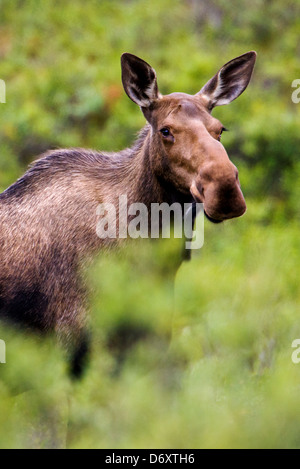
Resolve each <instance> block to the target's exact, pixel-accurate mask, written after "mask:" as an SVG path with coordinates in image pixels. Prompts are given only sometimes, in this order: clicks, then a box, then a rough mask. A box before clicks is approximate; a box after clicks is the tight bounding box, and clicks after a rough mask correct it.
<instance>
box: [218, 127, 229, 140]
mask: <svg viewBox="0 0 300 469" xmlns="http://www.w3.org/2000/svg"><path fill="white" fill-rule="evenodd" d="M227 131H228V129H225V127H222V130H221V132H220V134H219V136H218V140H219V142H220V141H221V137H222V133H223V132H227Z"/></svg>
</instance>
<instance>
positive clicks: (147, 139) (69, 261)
mask: <svg viewBox="0 0 300 469" xmlns="http://www.w3.org/2000/svg"><path fill="white" fill-rule="evenodd" d="M255 57H256V55H255V53H253V52H251V53H248V54H244V55H243V56H241V57H240V58H237V59H234V61H231V62H229V65H228V64H227V65H225V66H224V67H223V68H222V69H221V70H220V71H219V72H218V74H217V75H215V77H213V79H212V80H210V82H208V85H207V86H206V87H204V88H203V89H202V90H201V91H200V92H199V93H197V94H196V95H194V96H190V95H187V94H184V93H173V94H171V95H168V96H162V95H161V94H160V93H159V92H158V87H157V81H156V73H155V71H154V70H153V69H152V68H151V67H150V66H149V65H148V64H147V63H146V62H144V61H142V60H141V59H139V58H137V57H135V56H133V55H131V54H124V55H123V56H122V81H123V85H124V89H125V91H126V93H127V94H128V96H129V97H130V98H131V99H132V100H133V101H135V102H136V103H137V104H138V105H139V106H140V107H141V110H142V112H143V113H144V115H145V117H146V119H147V121H148V123H147V125H146V126H145V127H144V129H143V130H142V131H141V133H140V134H139V137H138V138H137V141H136V142H135V144H134V145H133V146H132V147H131V148H128V149H125V150H123V151H121V152H119V153H101V152H97V151H92V150H86V149H80V148H77V149H75V148H73V149H65V150H64V149H59V150H54V151H50V152H48V153H46V154H45V155H43V156H42V157H41V158H40V159H39V160H37V161H36V162H35V163H33V164H32V166H31V167H30V168H29V170H28V171H27V172H26V173H25V174H24V176H23V177H21V178H20V179H19V180H18V181H17V182H16V183H15V184H13V185H12V186H11V187H9V188H8V189H7V190H6V191H5V192H3V193H2V194H1V195H0V220H1V224H0V265H1V270H0V319H1V318H2V319H7V320H9V321H13V322H16V323H18V324H20V325H21V326H23V327H30V328H31V329H36V330H39V331H42V332H49V331H53V330H54V331H55V332H56V333H57V335H58V336H59V337H60V338H61V340H62V341H63V342H64V343H66V344H71V346H72V347H73V348H74V354H73V361H72V367H73V373H74V375H79V374H80V372H81V369H82V366H83V356H84V355H85V354H86V353H87V350H88V340H87V334H86V298H85V292H84V288H83V286H82V281H81V278H80V268H81V265H82V263H83V262H84V261H85V260H86V259H88V258H90V257H92V256H93V255H94V254H95V253H96V252H98V251H99V250H101V249H110V248H111V247H112V246H113V245H114V244H115V243H117V242H119V240H118V238H117V239H116V240H111V239H100V238H99V237H98V236H97V233H96V226H97V207H98V206H99V204H100V203H111V204H113V205H114V206H115V207H116V209H117V210H118V201H119V196H121V195H126V196H127V199H128V205H130V204H132V203H134V202H139V203H143V204H145V205H146V206H147V207H148V208H150V206H151V203H162V202H167V203H169V204H172V203H173V202H178V203H181V204H184V203H187V202H193V201H197V202H202V203H203V204H204V208H205V211H206V213H207V216H208V217H209V218H210V219H211V220H212V221H216V222H219V221H222V220H224V219H228V218H233V217H236V216H240V215H242V214H243V213H244V211H245V201H244V198H243V196H242V193H241V190H240V185H239V182H238V178H237V170H236V168H235V166H234V165H233V164H232V163H231V162H230V160H229V158H228V156H227V154H226V152H225V150H224V147H223V146H222V145H221V143H220V142H219V137H220V135H221V133H222V129H223V126H222V124H221V123H220V122H219V121H218V120H217V119H214V118H213V117H212V116H211V115H210V111H211V109H212V107H214V106H216V105H218V99H219V100H220V104H224V103H227V102H231V101H232V100H233V99H235V98H236V97H237V96H238V95H239V94H241V92H242V91H243V90H244V89H245V88H246V86H247V85H248V83H249V80H250V76H251V73H252V70H253V66H254V62H255ZM239 71H240V73H239ZM226 90H228V93H227V94H226ZM165 129H169V130H168V132H169V133H168V135H164V134H165V133H166V132H162V130H165Z"/></svg>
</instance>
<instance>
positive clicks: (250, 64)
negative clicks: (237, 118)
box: [198, 51, 256, 111]
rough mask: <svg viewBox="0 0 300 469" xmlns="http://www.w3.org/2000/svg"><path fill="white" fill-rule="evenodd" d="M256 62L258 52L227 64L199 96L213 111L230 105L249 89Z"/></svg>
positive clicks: (241, 56) (242, 56) (252, 52)
mask: <svg viewBox="0 0 300 469" xmlns="http://www.w3.org/2000/svg"><path fill="white" fill-rule="evenodd" d="M255 61H256V52H255V51H251V52H247V53H246V54H243V55H240V56H239V57H236V58H235V59H233V60H231V61H230V62H228V63H227V64H225V65H224V66H223V67H222V68H221V69H220V70H219V71H218V73H217V74H216V75H215V76H214V77H213V78H212V79H211V80H209V82H208V83H206V85H205V86H204V87H203V88H202V90H201V91H200V92H199V93H198V95H200V96H202V98H204V99H205V101H206V105H207V108H208V109H209V111H211V110H212V109H213V108H214V107H215V106H223V105H224V104H229V103H231V101H233V100H234V99H236V98H238V97H239V96H240V95H241V94H242V93H243V91H244V90H245V89H246V88H247V86H248V84H249V81H250V78H251V75H252V72H253V68H254V65H255Z"/></svg>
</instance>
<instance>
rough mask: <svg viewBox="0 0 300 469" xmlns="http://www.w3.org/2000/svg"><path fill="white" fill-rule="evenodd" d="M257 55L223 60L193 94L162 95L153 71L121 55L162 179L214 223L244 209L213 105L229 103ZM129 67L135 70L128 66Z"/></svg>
mask: <svg viewBox="0 0 300 469" xmlns="http://www.w3.org/2000/svg"><path fill="white" fill-rule="evenodd" d="M255 58H256V54H255V53H254V52H249V53H248V54H244V55H243V56H241V57H238V58H237V59H234V60H233V61H231V62H229V63H228V64H226V65H225V66H224V67H222V69H221V70H220V71H219V72H218V73H217V74H216V75H215V76H214V77H213V78H212V79H211V80H210V81H209V82H208V83H207V84H206V85H205V86H204V87H203V88H202V90H201V91H200V92H199V93H197V94H196V95H193V96H192V95H188V94H185V93H173V94H170V95H166V96H162V95H160V94H159V92H158V89H157V82H156V74H155V71H154V70H153V69H152V68H151V67H150V66H149V65H148V64H146V63H145V62H143V61H141V59H137V58H136V57H135V56H132V55H130V54H124V55H123V56H122V71H123V75H122V78H123V84H124V88H125V91H126V93H127V94H128V95H129V96H130V98H131V99H132V100H133V101H135V102H137V104H139V105H140V107H141V109H142V111H143V113H144V115H145V117H146V118H147V120H148V122H149V123H150V124H151V126H152V138H153V146H154V147H155V149H156V150H157V154H158V160H159V161H156V164H157V166H158V167H159V163H160V160H163V163H164V164H163V165H162V166H163V167H164V172H165V177H166V179H168V181H171V183H172V184H173V185H174V187H175V188H176V189H177V190H179V191H180V192H182V193H185V194H187V193H191V194H192V196H193V198H194V199H195V201H196V202H201V203H203V204H204V210H205V213H206V215H207V217H208V218H209V219H210V220H211V221H213V222H221V221H223V220H226V219H229V218H234V217H239V216H241V215H243V213H244V212H245V211H246V203H245V200H244V197H243V194H242V191H241V188H240V183H239V179H238V171H237V168H236V167H235V166H234V164H233V163H232V162H231V161H230V159H229V157H228V155H227V153H226V151H225V149H224V147H223V145H222V143H221V136H222V133H223V131H224V130H225V128H224V126H223V124H222V123H221V122H220V121H219V120H217V119H215V118H214V117H212V115H211V110H212V109H213V107H214V106H216V105H221V104H228V103H229V102H231V101H232V100H233V99H235V98H236V97H237V96H239V95H240V94H241V93H242V92H243V91H244V89H245V88H246V86H247V85H248V83H249V80H250V77H251V74H252V70H253V67H254V63H255ZM133 68H134V69H133Z"/></svg>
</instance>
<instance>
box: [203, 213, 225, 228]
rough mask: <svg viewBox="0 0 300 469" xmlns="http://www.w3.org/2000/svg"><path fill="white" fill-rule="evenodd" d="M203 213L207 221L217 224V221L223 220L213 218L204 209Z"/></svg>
mask: <svg viewBox="0 0 300 469" xmlns="http://www.w3.org/2000/svg"><path fill="white" fill-rule="evenodd" d="M204 214H205V216H206V218H207V219H208V221H210V222H211V223H215V225H217V224H219V223H222V221H223V220H216V219H215V218H212V217H210V216H209V215H208V214H207V213H206V211H205V210H204Z"/></svg>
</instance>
